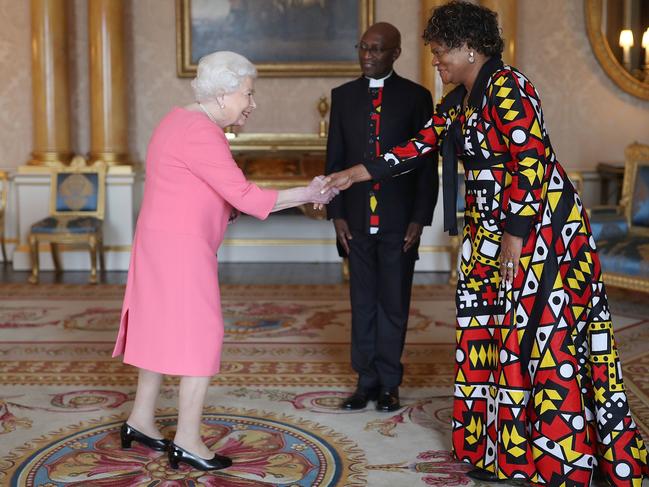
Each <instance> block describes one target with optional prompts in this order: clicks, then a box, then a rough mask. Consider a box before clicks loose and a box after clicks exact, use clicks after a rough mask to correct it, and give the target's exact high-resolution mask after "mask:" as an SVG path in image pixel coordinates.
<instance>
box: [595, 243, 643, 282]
mask: <svg viewBox="0 0 649 487" xmlns="http://www.w3.org/2000/svg"><path fill="white" fill-rule="evenodd" d="M597 249H598V251H599V258H600V260H601V262H602V270H603V271H604V272H605V273H606V272H610V273H614V274H625V275H628V276H634V277H644V278H649V237H643V236H634V237H627V238H621V239H614V240H602V241H599V242H597Z"/></svg>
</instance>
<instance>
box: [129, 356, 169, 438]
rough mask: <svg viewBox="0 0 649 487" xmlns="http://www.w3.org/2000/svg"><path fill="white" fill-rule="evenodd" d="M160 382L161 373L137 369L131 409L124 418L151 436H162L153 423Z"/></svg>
mask: <svg viewBox="0 0 649 487" xmlns="http://www.w3.org/2000/svg"><path fill="white" fill-rule="evenodd" d="M161 383H162V374H158V373H157V372H151V371H150V370H144V369H139V376H138V380H137V391H136V393H135V401H134V402H133V409H132V410H131V415H130V416H129V417H128V419H127V420H126V422H127V423H128V424H129V425H130V426H132V427H133V428H135V429H136V430H138V431H139V432H141V433H144V434H145V435H147V436H150V437H151V438H162V435H161V434H160V431H159V430H158V426H157V425H156V423H155V404H156V400H157V399H158V394H159V393H160V384H161Z"/></svg>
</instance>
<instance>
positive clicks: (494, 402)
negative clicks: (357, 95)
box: [325, 1, 649, 487]
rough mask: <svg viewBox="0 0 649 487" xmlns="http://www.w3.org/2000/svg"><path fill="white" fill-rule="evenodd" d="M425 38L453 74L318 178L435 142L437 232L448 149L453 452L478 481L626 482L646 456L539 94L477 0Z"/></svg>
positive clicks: (395, 167) (359, 172)
mask: <svg viewBox="0 0 649 487" xmlns="http://www.w3.org/2000/svg"><path fill="white" fill-rule="evenodd" d="M424 39H425V41H426V43H427V44H428V45H429V46H430V49H431V53H432V55H433V60H432V62H433V65H434V66H435V67H436V68H437V69H438V71H439V74H440V77H441V79H442V81H443V82H444V83H445V84H446V83H454V84H457V85H458V86H457V87H456V88H455V89H454V90H453V91H451V92H450V93H449V94H448V95H447V96H446V97H445V98H444V99H443V100H442V101H441V103H440V104H439V106H438V107H437V108H436V112H435V115H434V116H433V118H432V119H431V120H430V121H429V122H428V123H427V125H426V126H425V127H424V128H423V129H422V130H421V132H420V133H419V134H418V135H417V136H415V137H414V138H413V139H411V140H409V141H407V142H405V143H403V144H401V145H399V146H397V147H395V148H394V149H393V150H391V151H389V152H387V153H385V154H383V155H382V156H381V157H379V158H377V159H375V160H372V161H365V162H363V164H359V165H357V166H355V167H353V168H350V169H348V170H346V171H342V172H340V173H336V174H333V175H330V176H329V177H328V179H327V181H328V183H327V185H326V186H325V188H327V187H338V188H339V189H341V190H342V189H346V188H347V187H349V186H350V185H351V184H353V183H355V182H357V181H364V180H369V179H373V180H381V179H383V178H387V177H395V176H398V175H400V174H403V173H405V172H407V171H409V170H411V169H413V168H414V167H416V165H417V164H418V163H419V162H418V160H417V157H418V156H420V155H422V154H424V153H426V152H428V151H431V150H438V149H439V148H440V147H441V152H442V155H443V169H444V171H443V174H444V176H443V177H444V193H445V194H444V214H445V218H444V221H445V229H446V230H449V231H450V233H451V234H454V232H455V234H456V233H457V229H456V228H454V227H455V226H456V225H455V208H454V202H455V195H454V194H453V190H454V189H455V188H457V182H456V180H455V178H456V177H457V176H456V174H457V161H458V158H459V159H461V160H462V162H463V165H464V171H465V182H466V194H465V201H466V211H465V216H464V228H463V229H462V232H463V233H462V235H463V241H462V257H461V263H460V270H461V272H460V273H459V280H458V284H457V292H456V305H457V333H456V335H457V348H456V355H455V357H456V368H455V372H456V376H455V386H454V387H455V389H454V406H453V420H452V441H453V451H454V454H455V456H456V457H457V458H458V459H459V460H462V461H465V462H468V463H470V464H472V465H473V466H474V467H475V469H474V470H472V471H471V472H469V475H470V476H472V477H473V478H477V479H480V480H488V481H497V480H503V479H521V480H527V481H528V482H531V483H534V484H539V485H549V486H557V487H558V486H569V487H587V486H589V485H590V481H591V478H592V477H593V473H594V471H595V470H596V468H599V471H600V473H601V474H602V475H603V476H604V477H605V478H606V479H607V480H608V482H609V483H611V484H612V485H615V486H617V487H621V486H640V485H641V483H642V478H643V476H645V475H647V474H649V470H648V468H647V464H646V456H647V453H646V449H645V446H644V444H643V441H642V438H641V436H640V434H639V432H638V429H637V427H636V424H635V423H634V421H633V419H632V417H631V414H630V411H629V406H628V403H627V398H626V394H625V392H624V384H623V381H622V376H621V367H620V362H619V357H618V352H617V349H616V346H615V341H614V338H613V328H612V325H611V316H610V312H609V307H608V304H607V298H606V294H605V291H604V285H603V282H602V275H601V268H600V262H599V259H598V256H597V253H596V250H595V242H594V240H593V238H592V236H591V232H590V225H589V222H588V218H587V216H586V211H585V209H584V207H583V205H582V202H581V200H580V198H579V196H578V195H577V193H576V192H575V189H574V188H573V186H572V184H571V183H570V181H569V179H568V177H567V176H566V172H565V170H564V168H563V167H562V166H561V165H560V164H559V162H558V161H557V159H556V157H555V154H554V151H553V149H552V146H551V144H550V139H549V137H548V133H547V131H546V127H545V124H544V121H543V114H542V111H541V104H540V99H539V95H538V93H537V92H536V90H535V88H534V86H533V85H532V84H531V83H530V81H529V80H528V79H527V78H526V77H525V76H524V75H523V74H521V73H520V72H519V71H517V70H516V69H514V68H512V67H510V66H506V65H503V62H502V61H501V57H500V54H501V52H502V49H503V41H502V38H501V37H500V33H499V29H498V22H497V16H496V14H495V13H494V12H492V11H491V10H488V9H486V8H484V7H480V6H478V5H474V4H471V3H468V2H463V1H453V2H450V3H448V4H446V5H443V6H441V7H439V8H437V9H436V10H435V11H434V12H433V14H432V17H431V18H430V20H429V21H428V25H427V27H426V30H425V32H424ZM449 190H450V191H449Z"/></svg>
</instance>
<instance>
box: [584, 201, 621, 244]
mask: <svg viewBox="0 0 649 487" xmlns="http://www.w3.org/2000/svg"><path fill="white" fill-rule="evenodd" d="M590 229H591V231H592V233H593V238H594V239H595V241H596V242H599V241H600V240H618V239H621V238H624V237H625V236H626V235H627V233H629V224H628V223H627V221H626V217H625V216H624V215H620V214H618V213H617V211H614V210H613V211H611V210H609V209H605V210H598V209H593V210H592V211H591V214H590Z"/></svg>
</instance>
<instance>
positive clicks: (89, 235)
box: [29, 156, 106, 284]
mask: <svg viewBox="0 0 649 487" xmlns="http://www.w3.org/2000/svg"><path fill="white" fill-rule="evenodd" d="M105 204H106V167H105V165H104V164H103V163H101V162H97V163H95V164H93V165H91V166H89V165H87V163H86V160H85V159H84V158H83V157H81V156H77V157H75V158H74V159H72V161H71V162H70V165H69V166H63V165H62V166H60V167H57V168H53V169H52V173H51V183H50V214H49V216H48V217H46V218H44V219H42V220H39V221H38V222H36V223H34V224H33V225H32V226H31V231H30V233H29V247H30V253H31V262H32V273H31V275H30V277H29V282H30V283H32V284H37V283H38V279H39V258H38V253H39V245H40V244H41V243H49V244H50V250H51V252H52V260H53V262H54V269H55V270H56V271H57V272H60V271H61V261H60V256H59V245H61V244H66V245H78V244H87V245H88V247H89V250H90V279H89V282H90V283H91V284H96V283H97V254H98V253H99V263H100V268H101V270H102V271H103V270H104V251H103V231H102V227H103V220H104V209H105Z"/></svg>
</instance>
